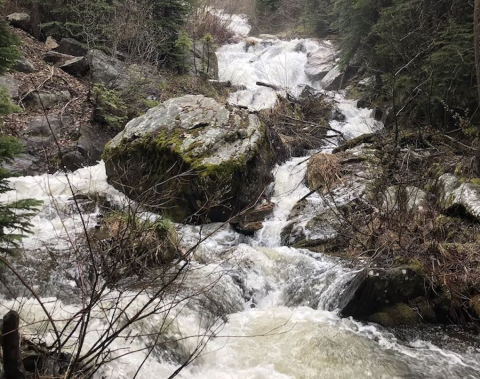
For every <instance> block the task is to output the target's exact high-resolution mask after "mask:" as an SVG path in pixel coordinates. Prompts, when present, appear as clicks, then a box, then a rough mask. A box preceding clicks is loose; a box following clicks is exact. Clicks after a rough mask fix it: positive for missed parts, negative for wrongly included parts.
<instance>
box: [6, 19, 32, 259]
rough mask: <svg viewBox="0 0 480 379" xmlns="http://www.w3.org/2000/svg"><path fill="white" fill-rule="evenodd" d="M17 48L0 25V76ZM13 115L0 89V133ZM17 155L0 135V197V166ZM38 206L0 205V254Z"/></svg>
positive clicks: (14, 143) (16, 147)
mask: <svg viewBox="0 0 480 379" xmlns="http://www.w3.org/2000/svg"><path fill="white" fill-rule="evenodd" d="M18 44H19V41H18V39H17V38H16V37H15V36H13V35H12V34H10V33H9V31H8V26H7V25H6V24H5V23H4V22H3V21H0V74H4V73H5V72H6V71H7V70H8V69H9V68H10V67H12V66H13V65H14V64H15V59H16V58H17V57H18V51H17V49H16V48H15V46H16V45H18ZM15 111H20V108H19V107H18V106H16V105H14V104H12V102H11V100H10V97H9V95H8V92H7V90H6V88H3V87H0V130H1V129H2V126H3V117H4V116H6V115H7V114H9V113H12V112H15ZM21 152H22V145H21V143H20V142H19V141H18V140H17V139H16V138H14V137H10V136H8V135H5V134H4V133H0V194H1V193H5V192H7V191H10V190H11V188H10V187H9V185H8V177H10V176H11V175H10V173H9V172H8V170H6V169H5V168H4V167H3V166H1V165H2V164H3V163H4V162H7V161H9V160H11V159H13V158H14V157H15V156H16V155H18V154H20V153H21ZM38 205H39V202H38V201H35V200H32V199H25V200H19V201H14V202H11V203H8V204H6V203H0V252H9V251H11V248H12V247H16V246H18V243H19V242H20V240H21V239H22V237H23V236H24V234H25V233H28V231H29V228H30V226H31V225H30V223H29V221H28V220H29V219H30V218H31V217H32V216H33V215H34V214H35V213H34V211H35V208H36V207H37V206H38Z"/></svg>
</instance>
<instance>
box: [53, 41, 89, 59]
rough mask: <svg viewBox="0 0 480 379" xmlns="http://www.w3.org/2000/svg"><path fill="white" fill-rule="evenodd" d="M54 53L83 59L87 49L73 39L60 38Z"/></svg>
mask: <svg viewBox="0 0 480 379" xmlns="http://www.w3.org/2000/svg"><path fill="white" fill-rule="evenodd" d="M56 51H57V52H59V53H62V54H66V55H73V56H74V57H83V56H84V55H86V54H87V52H88V48H87V47H86V46H85V45H84V44H83V43H81V42H79V41H77V40H76V39H74V38H62V39H61V40H60V42H59V44H58V47H57V48H56Z"/></svg>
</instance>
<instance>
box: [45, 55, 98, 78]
mask: <svg viewBox="0 0 480 379" xmlns="http://www.w3.org/2000/svg"><path fill="white" fill-rule="evenodd" d="M49 57H51V59H52V60H54V58H53V55H49ZM49 59H50V58H49ZM55 59H56V58H55ZM59 67H60V69H62V70H63V71H65V72H66V73H67V74H70V75H72V76H75V77H77V78H78V77H82V76H85V75H86V74H87V73H88V71H89V69H90V66H89V64H88V61H87V59H86V58H85V57H76V58H72V59H69V60H67V61H66V62H65V63H63V64H61V65H60V66H59Z"/></svg>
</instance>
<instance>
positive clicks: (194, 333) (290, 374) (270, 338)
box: [0, 17, 480, 379]
mask: <svg viewBox="0 0 480 379" xmlns="http://www.w3.org/2000/svg"><path fill="white" fill-rule="evenodd" d="M234 22H235V28H236V30H237V31H238V32H239V33H240V37H239V38H241V41H240V42H238V43H234V44H231V45H226V46H223V47H221V48H220V49H219V50H218V60H219V65H220V77H221V80H222V81H231V82H232V83H233V84H235V85H241V86H243V88H245V89H242V90H240V91H237V92H235V93H233V94H232V95H231V96H230V98H229V100H228V101H229V102H230V103H231V104H237V105H242V106H245V107H248V108H250V109H252V110H259V109H264V108H269V107H272V106H273V105H274V104H275V102H276V99H277V96H278V95H280V96H284V95H285V93H286V92H288V93H289V94H291V95H293V96H297V95H299V94H300V92H301V91H302V90H303V88H305V86H306V85H308V86H310V87H312V88H314V89H317V90H321V83H320V82H319V81H314V80H312V79H311V78H310V77H309V76H308V75H307V74H306V72H305V66H306V64H307V59H308V55H309V54H312V53H315V52H317V51H319V50H321V51H327V53H328V54H327V53H325V57H330V56H331V55H334V53H335V52H334V50H333V49H334V48H333V46H332V44H330V43H329V42H328V41H327V42H322V43H321V42H318V41H314V40H309V39H294V40H291V41H282V40H279V39H276V40H272V39H269V40H262V39H259V38H246V35H247V34H248V31H249V27H248V24H247V23H246V21H245V18H243V17H237V18H234ZM329 49H330V50H329ZM257 82H264V83H268V84H271V85H273V86H278V87H279V88H280V89H279V90H278V91H276V90H274V89H271V88H267V87H264V86H258V85H257V84H256V83H257ZM328 95H329V96H330V97H331V99H332V101H335V102H336V104H337V106H338V108H339V110H340V111H341V112H342V113H343V114H344V115H345V120H344V121H332V122H331V126H332V127H334V128H335V129H337V130H340V131H342V132H343V133H344V134H345V135H346V136H347V137H354V136H357V135H360V134H362V133H366V132H371V131H374V130H377V129H378V128H380V127H381V125H380V124H379V123H378V122H377V121H375V120H374V119H373V118H372V117H371V114H370V113H371V111H370V110H368V109H358V108H357V107H356V105H355V103H354V102H353V101H351V100H348V99H346V98H345V94H344V93H343V92H330V93H329V94H328ZM326 151H328V150H326ZM306 158H308V157H300V158H292V159H290V160H289V161H287V162H285V163H284V164H282V165H279V166H277V167H276V168H275V169H274V176H275V181H274V184H273V197H272V201H273V202H275V203H276V204H277V206H276V209H275V211H274V213H273V215H272V216H271V217H270V218H269V219H268V220H266V221H265V223H264V228H263V229H262V230H260V231H258V232H257V234H256V235H255V236H254V237H251V238H249V237H245V236H241V235H239V234H237V233H236V232H234V231H233V230H232V229H231V228H230V227H229V226H228V225H227V226H225V225H221V224H210V225H203V226H192V225H178V226H177V229H178V231H179V234H180V235H181V237H182V243H183V245H184V246H185V248H186V249H187V248H189V247H191V246H193V245H195V244H196V242H197V241H198V240H199V238H200V236H202V235H207V234H209V233H211V232H215V233H214V234H213V236H212V237H211V238H209V239H207V240H206V241H205V242H203V243H202V244H201V245H200V246H199V247H198V249H197V250H196V251H195V254H194V255H193V258H192V262H191V265H192V268H193V269H192V270H189V272H188V273H187V274H185V277H184V278H183V280H182V288H180V289H179V290H178V293H176V294H175V295H172V297H171V298H167V299H161V300H160V299H159V300H158V304H160V303H161V302H163V303H164V304H163V303H162V304H163V305H165V306H168V305H171V309H172V310H171V312H170V313H169V314H168V316H167V317H166V318H167V320H168V322H165V319H163V318H162V317H163V316H162V317H160V316H156V315H152V316H151V317H148V318H146V319H144V320H142V321H141V322H140V323H137V324H136V325H135V326H134V327H133V328H131V329H129V331H128V333H125V335H124V336H123V335H122V337H121V338H118V339H116V340H115V343H114V344H113V345H112V346H111V350H112V351H113V355H114V356H116V357H119V358H118V359H116V360H114V361H112V362H109V363H108V364H106V365H105V366H104V367H103V368H102V370H101V371H99V372H98V373H97V376H96V377H97V378H124V379H131V378H133V377H134V375H135V374H136V372H137V369H138V368H139V367H140V366H141V365H142V364H143V366H141V370H140V371H139V373H138V376H137V378H151V377H156V378H167V377H169V376H170V375H171V374H172V373H173V372H174V371H175V369H176V368H177V367H178V366H179V365H180V364H181V363H182V362H183V361H184V360H185V358H186V357H187V356H188V354H189V352H190V351H192V349H194V348H195V346H197V345H198V343H199V342H201V340H202V338H203V337H201V336H205V335H207V336H208V337H209V342H208V343H207V345H206V347H205V349H204V350H203V351H202V354H200V356H199V357H198V359H196V360H195V361H194V362H192V363H191V364H189V365H188V366H187V367H186V368H185V369H184V370H183V371H182V372H181V373H180V374H179V377H180V378H185V379H186V378H196V379H203V378H205V379H207V378H208V379H212V378H218V379H220V378H222V379H263V378H265V379H267V378H268V379H272V378H275V379H277V378H278V379H287V378H288V379H290V378H297V379H303V378H305V379H306V378H326V379H327V378H328V379H332V378H342V379H346V378H352V379H361V378H385V379H387V378H388V379H390V378H425V379H427V378H429V379H430V378H445V379H447V378H448V379H450V378H478V377H480V359H479V358H480V351H478V350H476V349H474V348H466V347H462V345H461V343H460V342H458V349H455V346H457V345H455V346H453V347H452V346H447V347H442V346H439V345H438V344H434V343H433V342H429V341H428V340H422V339H416V340H413V341H410V342H402V341H399V340H398V339H397V338H396V337H395V336H393V335H392V334H390V333H389V332H388V331H386V330H383V329H382V328H380V327H379V326H376V325H373V324H366V323H362V322H357V321H354V320H352V319H345V318H341V317H340V316H339V314H338V309H337V305H338V303H337V302H338V298H339V295H340V294H341V292H342V290H343V288H344V286H345V284H346V283H347V282H348V281H349V280H350V279H351V278H352V277H353V276H354V275H355V274H356V270H355V269H354V268H351V267H349V266H348V265H347V264H346V263H345V262H344V261H342V260H341V259H339V258H335V257H329V256H325V255H322V254H314V253H312V252H310V251H308V250H304V249H295V248H289V247H284V246H281V242H280V232H281V230H282V229H283V228H284V227H285V225H286V224H287V222H288V221H287V218H288V216H289V213H290V211H291V209H292V207H293V206H294V205H295V204H296V202H297V201H298V200H299V199H301V198H302V197H303V196H305V195H306V194H307V193H308V192H309V190H308V189H307V187H306V186H305V184H304V176H305V171H306ZM11 185H12V188H13V190H12V191H10V192H9V193H6V194H3V195H1V198H0V201H2V202H5V201H8V200H14V199H16V200H18V199H21V198H31V197H33V198H37V199H39V200H42V201H43V202H44V204H43V206H42V209H41V211H40V212H39V214H38V215H37V216H36V217H35V218H34V219H33V220H32V222H33V225H34V227H33V234H32V235H31V236H29V237H27V238H26V239H25V241H24V250H25V256H26V258H25V259H26V262H27V263H26V264H25V265H30V266H31V265H35V269H36V270H38V271H39V272H41V273H42V275H43V277H42V280H43V281H44V282H45V284H44V285H43V287H42V288H39V289H38V290H39V292H40V293H41V295H42V297H43V302H44V303H45V306H46V307H47V309H48V310H49V311H50V312H51V313H52V315H53V318H54V319H55V320H59V321H58V323H59V325H60V326H62V325H65V324H66V323H67V321H68V320H69V318H70V317H71V316H72V315H73V314H75V312H77V311H78V310H79V309H80V306H79V300H76V298H75V296H77V295H78V288H77V287H78V283H77V282H76V281H75V280H74V279H75V267H74V266H75V265H74V262H72V261H70V260H69V259H70V258H68V257H70V256H71V255H68V254H71V253H72V251H71V250H72V249H71V248H72V239H74V237H75V236H76V235H77V234H79V233H80V232H81V231H82V230H83V225H82V220H81V219H80V218H79V216H78V215H77V214H76V212H74V211H73V210H72V207H73V205H72V200H71V197H72V194H71V189H72V188H73V190H74V192H76V193H89V194H97V195H101V196H104V197H105V198H107V199H108V200H109V201H111V202H115V203H118V204H121V203H124V202H125V201H127V200H126V198H125V197H124V195H122V194H121V193H119V192H118V191H116V190H115V189H114V188H113V187H111V186H110V185H109V184H108V183H107V180H106V174H105V167H104V164H103V163H99V164H98V165H96V166H92V167H86V168H83V169H81V170H78V171H76V172H74V173H69V174H68V180H67V177H65V175H64V174H62V173H57V174H54V175H48V174H44V175H40V176H35V177H18V178H13V179H11ZM309 201H310V203H311V205H312V206H313V207H314V209H316V210H317V211H318V210H321V209H322V207H324V206H325V205H324V204H323V200H322V199H321V198H320V197H319V196H317V195H312V196H310V197H309ZM97 213H98V212H97V210H95V209H93V210H90V211H89V212H86V213H85V214H84V221H85V222H86V223H87V225H94V224H95V223H96V215H97ZM52 250H56V251H60V252H64V253H65V257H66V258H65V260H64V261H62V260H60V261H59V262H57V263H56V264H58V266H56V267H55V268H53V269H52V267H44V266H46V262H47V261H48V257H49V252H51V251H52ZM31 267H32V266H31ZM62 273H63V274H62ZM212 283H214V284H213V285H212ZM205 288H208V289H207V290H206V291H205V290H204V289H205ZM132 293H133V292H129V291H124V292H122V293H120V292H118V293H117V292H114V293H110V294H109V295H108V297H105V298H104V300H102V302H101V303H100V304H99V305H98V306H97V308H96V309H95V310H94V312H93V322H92V323H91V325H90V330H89V332H88V333H87V338H86V341H85V346H84V349H88V348H90V347H91V346H93V345H94V344H95V343H96V341H97V338H98V335H99V334H100V333H101V331H102V330H104V329H105V328H106V327H107V323H106V319H107V318H108V317H110V316H111V315H110V314H108V313H106V311H105V309H109V304H111V302H114V301H117V300H118V299H120V300H119V301H120V303H121V304H123V303H127V302H129V301H130V297H131V296H132ZM190 293H195V294H197V295H196V296H193V297H189V296H184V294H190ZM22 295H23V296H22ZM0 299H1V300H2V301H1V302H0V314H3V313H5V311H6V310H8V309H12V308H13V309H18V310H19V312H20V314H21V317H22V323H23V325H24V327H23V329H22V332H23V333H25V334H30V335H39V336H40V337H41V338H42V339H43V340H45V341H47V342H51V341H52V340H53V332H52V331H51V330H50V329H51V328H49V327H48V325H47V322H46V320H45V316H44V313H43V312H42V309H41V307H40V305H39V304H38V302H37V301H36V300H35V299H33V298H31V297H28V294H27V293H24V294H22V293H19V294H16V297H14V298H12V297H11V296H9V295H8V293H5V292H4V291H1V290H0ZM116 299H117V300H116ZM147 302H148V296H147V295H142V296H138V297H137V298H136V299H135V301H134V303H133V306H132V307H131V308H129V311H128V313H129V314H127V315H125V317H131V316H132V315H133V314H134V313H135V311H137V310H139V309H141V307H142V306H143V305H144V304H145V303H147ZM62 320H63V321H62ZM161 323H164V324H165V328H164V329H163V333H164V338H165V339H170V341H174V342H169V343H168V344H165V345H161V346H159V347H158V348H156V349H155V350H154V351H153V353H152V354H150V353H149V348H148V346H149V344H151V343H152V338H151V337H149V333H150V332H152V331H154V330H157V329H156V328H157V327H158V325H159V324H161ZM74 333H76V332H74ZM126 352H131V354H125V353H126ZM120 356H121V357H120Z"/></svg>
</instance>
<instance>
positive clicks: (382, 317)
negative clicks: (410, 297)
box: [368, 303, 420, 327]
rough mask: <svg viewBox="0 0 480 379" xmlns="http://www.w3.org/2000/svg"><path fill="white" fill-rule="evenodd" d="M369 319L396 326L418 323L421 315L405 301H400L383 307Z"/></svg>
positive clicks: (388, 325) (384, 324)
mask: <svg viewBox="0 0 480 379" xmlns="http://www.w3.org/2000/svg"><path fill="white" fill-rule="evenodd" d="M368 321H371V322H375V323H377V324H380V325H383V326H387V327H394V326H400V325H415V324H418V323H419V322H420V317H419V315H418V314H417V313H416V312H415V311H414V310H413V309H412V307H410V306H408V305H407V304H404V303H399V304H395V305H393V306H391V307H385V308H382V309H381V310H379V311H378V312H376V313H374V314H372V315H370V316H369V317H368Z"/></svg>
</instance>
